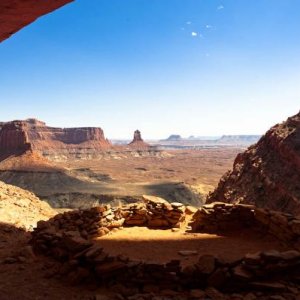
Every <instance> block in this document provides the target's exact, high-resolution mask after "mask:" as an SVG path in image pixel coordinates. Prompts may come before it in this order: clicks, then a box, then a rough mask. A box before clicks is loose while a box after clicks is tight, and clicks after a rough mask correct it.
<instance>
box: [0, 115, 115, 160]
mask: <svg viewBox="0 0 300 300" xmlns="http://www.w3.org/2000/svg"><path fill="white" fill-rule="evenodd" d="M110 147H111V144H110V142H109V141H108V140H107V139H105V137H104V133H103V130H102V129H101V128H94V127H86V128H54V127H48V126H46V124H45V123H43V122H41V121H38V120H35V119H28V120H25V121H12V122H8V123H5V124H4V125H3V126H2V128H1V129H0V156H1V155H2V156H7V155H9V154H18V153H22V152H25V151H27V150H29V149H31V150H33V151H37V152H39V153H41V154H43V155H50V154H55V155H60V154H61V153H64V154H65V155H67V154H68V153H69V154H75V155H76V154H78V153H79V152H81V153H83V152H84V151H85V150H88V151H92V152H93V151H94V152H97V151H101V150H104V149H108V148H110Z"/></svg>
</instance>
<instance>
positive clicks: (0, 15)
mask: <svg viewBox="0 0 300 300" xmlns="http://www.w3.org/2000/svg"><path fill="white" fill-rule="evenodd" d="M72 1H73V0H51V1H50V0H46V1H36V0H26V1H24V0H1V2H0V24H1V27H0V42H1V41H3V40H4V39H7V38H9V37H10V36H11V35H12V34H14V33H15V32H17V31H18V30H20V29H21V28H23V27H24V26H26V25H28V24H30V23H31V22H33V21H35V20H36V19H37V18H38V17H40V16H42V15H44V14H47V13H49V12H51V11H53V10H55V9H57V8H59V7H61V6H63V5H65V4H67V3H69V2H72Z"/></svg>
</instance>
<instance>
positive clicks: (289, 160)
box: [207, 112, 300, 214]
mask: <svg viewBox="0 0 300 300" xmlns="http://www.w3.org/2000/svg"><path fill="white" fill-rule="evenodd" d="M215 201H221V202H228V203H245V204H255V205H256V206H258V207H266V208H270V209H273V210H280V211H285V212H289V213H293V214H300V112H299V113H298V114H297V115H295V116H293V117H290V118H288V119H287V121H285V122H283V123H281V124H277V125H275V126H274V127H272V128H271V129H270V130H269V131H268V132H267V133H266V134H265V135H264V136H263V137H262V138H261V139H260V140H259V142H258V143H257V144H255V145H253V146H251V147H250V148H249V149H248V150H247V151H245V152H244V153H241V154H239V155H238V156H237V157H236V159H235V161H234V165H233V170H231V171H228V172H227V173H226V174H225V175H224V176H223V177H222V179H221V180H220V182H219V184H218V187H217V188H216V189H215V190H214V191H213V192H212V193H211V194H210V195H209V196H208V199H207V203H211V202H215Z"/></svg>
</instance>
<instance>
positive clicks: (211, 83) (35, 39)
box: [0, 0, 300, 138]
mask: <svg viewBox="0 0 300 300" xmlns="http://www.w3.org/2000/svg"><path fill="white" fill-rule="evenodd" d="M299 15H300V1H298V0H259V1H253V0H223V1H220V0H126V1H125V0H76V1H75V2H74V3H72V4H70V5H67V6H65V7H63V8H62V9H60V10H57V11H55V12H54V13H52V14H49V15H47V16H45V17H43V18H40V19H39V20H38V21H37V22H35V23H33V24H31V25H30V26H28V27H26V28H25V29H23V30H21V31H19V32H18V33H17V34H15V35H14V36H13V37H12V38H10V39H8V40H6V41H4V42H3V43H1V44H0V104H1V110H0V121H8V120H12V119H24V118H27V117H36V118H39V119H41V120H44V121H46V122H47V123H48V124H49V125H53V126H62V127H68V126H69V127H75V126H100V127H102V128H103V129H104V131H105V133H106V136H107V137H108V138H129V137H131V136H132V132H133V130H135V129H137V128H138V129H140V130H141V131H142V133H143V136H144V138H163V137H166V136H168V135H169V134H174V133H176V134H181V135H182V136H189V135H214V136H215V135H221V134H256V133H257V134H260V133H263V132H265V131H266V130H267V129H268V128H269V127H270V126H272V125H274V124H275V123H278V122H281V121H283V120H284V119H286V118H287V117H288V116H290V115H293V114H295V113H297V112H298V111H299V109H300V105H299V104H300V38H299V37H300V18H299Z"/></svg>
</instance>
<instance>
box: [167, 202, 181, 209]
mask: <svg viewBox="0 0 300 300" xmlns="http://www.w3.org/2000/svg"><path fill="white" fill-rule="evenodd" d="M170 204H171V205H172V207H174V208H179V207H182V206H184V205H183V204H182V203H180V202H172V203H170Z"/></svg>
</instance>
